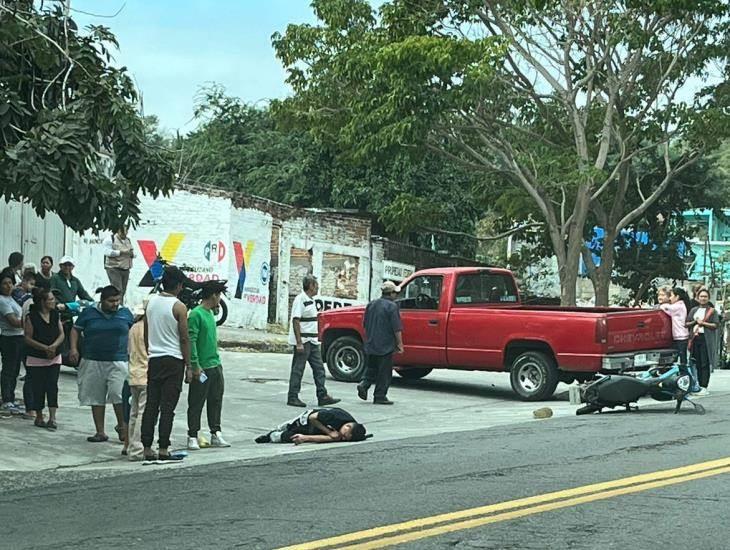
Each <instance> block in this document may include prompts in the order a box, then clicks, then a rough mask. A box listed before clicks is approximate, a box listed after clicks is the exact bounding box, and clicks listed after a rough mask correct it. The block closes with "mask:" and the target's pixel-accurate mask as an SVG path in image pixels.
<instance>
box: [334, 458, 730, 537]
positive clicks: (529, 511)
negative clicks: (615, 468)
mask: <svg viewBox="0 0 730 550" xmlns="http://www.w3.org/2000/svg"><path fill="white" fill-rule="evenodd" d="M725 473H730V467H726V468H718V469H714V470H708V471H704V472H699V473H696V474H689V475H686V476H681V477H675V478H670V479H663V480H659V481H650V482H648V483H643V484H641V485H632V486H630V487H623V488H621V489H613V490H611V491H604V492H601V493H593V494H590V495H586V496H582V497H577V498H571V499H568V500H559V501H557V502H551V503H548V504H542V505H539V506H533V507H530V508H521V509H519V510H514V511H512V512H505V513H502V514H496V515H494V516H487V517H482V518H478V519H472V520H468V521H461V522H457V523H447V524H445V525H441V526H439V527H433V528H431V529H424V530H422V531H411V532H409V533H404V534H402V535H396V536H393V537H386V538H380V539H375V540H371V541H368V542H363V543H359V544H353V545H350V546H338V547H337V549H338V550H372V549H375V548H385V547H387V546H394V545H396V544H404V543H406V542H413V541H416V540H420V539H425V538H428V537H435V536H438V535H445V534H447V533H453V532H454V531H463V530H464V529H473V528H475V527H481V526H484V525H489V524H490V523H499V522H502V521H508V520H512V519H517V518H521V517H524V516H531V515H534V514H540V513H542V512H549V511H552V510H559V509H561V508H568V507H570V506H577V505H578V504H585V503H587V502H593V501H597V500H605V499H608V498H614V497H617V496H621V495H628V494H631V493H639V492H641V491H648V490H649V489H656V488H659V487H666V486H668V485H675V484H677V483H686V482H687V481H692V480H695V479H702V478H705V477H711V476H716V475H720V474H725Z"/></svg>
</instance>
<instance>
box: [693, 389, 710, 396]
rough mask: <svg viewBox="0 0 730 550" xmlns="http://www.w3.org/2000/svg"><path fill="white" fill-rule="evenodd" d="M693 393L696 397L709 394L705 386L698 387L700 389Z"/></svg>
mask: <svg viewBox="0 0 730 550" xmlns="http://www.w3.org/2000/svg"><path fill="white" fill-rule="evenodd" d="M695 395H696V396H697V397H703V396H706V395H710V392H709V391H707V388H700V391H698V392H695Z"/></svg>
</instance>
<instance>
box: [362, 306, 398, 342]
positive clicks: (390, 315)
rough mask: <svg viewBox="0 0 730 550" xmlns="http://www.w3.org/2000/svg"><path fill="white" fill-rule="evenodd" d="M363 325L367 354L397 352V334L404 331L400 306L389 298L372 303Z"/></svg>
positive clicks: (366, 310)
mask: <svg viewBox="0 0 730 550" xmlns="http://www.w3.org/2000/svg"><path fill="white" fill-rule="evenodd" d="M362 324H363V327H365V353H367V354H368V355H388V354H390V353H393V352H394V351H395V345H396V341H395V333H396V332H402V331H403V325H402V324H401V320H400V308H399V307H398V304H396V303H395V302H393V301H392V300H388V299H387V298H378V299H377V300H374V301H372V302H370V303H369V304H368V307H367V308H365V317H364V318H363V321H362Z"/></svg>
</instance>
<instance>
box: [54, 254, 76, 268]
mask: <svg viewBox="0 0 730 550" xmlns="http://www.w3.org/2000/svg"><path fill="white" fill-rule="evenodd" d="M63 264H71V265H74V266H75V265H76V261H75V260H74V259H73V258H72V257H71V256H63V257H62V258H61V259H60V260H59V262H58V265H63Z"/></svg>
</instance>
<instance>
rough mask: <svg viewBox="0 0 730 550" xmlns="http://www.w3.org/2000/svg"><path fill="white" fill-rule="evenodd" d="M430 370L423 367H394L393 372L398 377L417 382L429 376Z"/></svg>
mask: <svg viewBox="0 0 730 550" xmlns="http://www.w3.org/2000/svg"><path fill="white" fill-rule="evenodd" d="M432 370H433V369H427V368H423V367H411V368H409V367H396V369H395V372H397V373H398V376H400V377H401V378H405V379H406V380H418V379H419V378H423V377H424V376H427V375H428V374H430V372H431V371H432Z"/></svg>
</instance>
